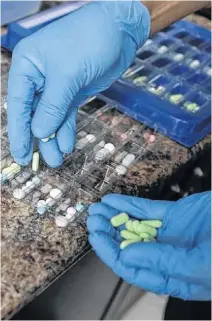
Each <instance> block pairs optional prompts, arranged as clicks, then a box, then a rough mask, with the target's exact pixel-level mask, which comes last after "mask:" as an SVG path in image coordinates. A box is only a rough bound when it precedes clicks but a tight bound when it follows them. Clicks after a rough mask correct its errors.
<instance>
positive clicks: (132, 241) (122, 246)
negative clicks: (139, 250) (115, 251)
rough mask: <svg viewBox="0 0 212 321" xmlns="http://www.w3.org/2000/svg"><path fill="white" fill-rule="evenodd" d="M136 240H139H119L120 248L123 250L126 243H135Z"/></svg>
mask: <svg viewBox="0 0 212 321" xmlns="http://www.w3.org/2000/svg"><path fill="white" fill-rule="evenodd" d="M137 242H139V241H137V240H125V241H123V242H121V244H120V249H121V250H123V249H124V248H125V247H127V246H128V245H130V244H133V243H137Z"/></svg>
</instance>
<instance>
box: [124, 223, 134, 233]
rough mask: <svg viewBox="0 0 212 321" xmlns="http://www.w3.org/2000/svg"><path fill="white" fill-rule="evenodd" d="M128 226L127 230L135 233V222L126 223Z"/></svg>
mask: <svg viewBox="0 0 212 321" xmlns="http://www.w3.org/2000/svg"><path fill="white" fill-rule="evenodd" d="M125 226H126V229H127V230H128V231H130V232H134V228H133V221H132V220H129V221H127V222H126V224H125Z"/></svg>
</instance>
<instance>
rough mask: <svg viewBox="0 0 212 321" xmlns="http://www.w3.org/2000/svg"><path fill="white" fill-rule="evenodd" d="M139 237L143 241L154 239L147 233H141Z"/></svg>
mask: <svg viewBox="0 0 212 321" xmlns="http://www.w3.org/2000/svg"><path fill="white" fill-rule="evenodd" d="M139 235H140V237H141V238H142V239H151V238H152V235H150V234H148V233H145V232H143V233H140V234H139Z"/></svg>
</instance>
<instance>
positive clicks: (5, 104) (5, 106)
mask: <svg viewBox="0 0 212 321" xmlns="http://www.w3.org/2000/svg"><path fill="white" fill-rule="evenodd" d="M3 107H4V109H5V110H7V102H6V101H5V102H4V105H3Z"/></svg>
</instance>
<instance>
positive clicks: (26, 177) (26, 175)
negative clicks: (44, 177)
mask: <svg viewBox="0 0 212 321" xmlns="http://www.w3.org/2000/svg"><path fill="white" fill-rule="evenodd" d="M21 176H22V177H23V178H24V179H28V178H30V176H31V175H30V173H29V172H26V171H25V172H23V173H22V174H21Z"/></svg>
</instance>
